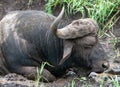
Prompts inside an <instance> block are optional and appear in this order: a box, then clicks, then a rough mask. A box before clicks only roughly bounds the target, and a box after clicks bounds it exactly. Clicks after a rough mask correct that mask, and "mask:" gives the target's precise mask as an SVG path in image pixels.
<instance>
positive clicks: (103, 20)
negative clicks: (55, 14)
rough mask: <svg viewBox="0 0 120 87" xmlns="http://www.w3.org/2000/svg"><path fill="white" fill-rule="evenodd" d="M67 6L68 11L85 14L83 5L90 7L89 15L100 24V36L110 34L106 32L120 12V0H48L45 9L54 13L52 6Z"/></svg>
mask: <svg viewBox="0 0 120 87" xmlns="http://www.w3.org/2000/svg"><path fill="white" fill-rule="evenodd" d="M62 6H64V7H65V9H66V13H68V14H75V13H77V12H80V11H81V13H82V14H84V10H83V6H86V7H87V8H88V12H89V17H90V18H92V19H94V20H96V21H97V23H98V24H99V27H100V29H99V32H98V34H99V36H100V37H102V36H103V35H108V34H106V32H107V31H108V30H109V29H110V27H112V25H113V24H114V22H115V20H116V17H117V16H116V15H118V13H120V9H119V8H120V0H89V1H88V0H48V2H47V4H46V5H45V10H46V11H47V12H48V13H50V14H52V8H57V7H61V8H62Z"/></svg>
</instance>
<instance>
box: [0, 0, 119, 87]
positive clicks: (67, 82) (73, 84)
mask: <svg viewBox="0 0 120 87" xmlns="http://www.w3.org/2000/svg"><path fill="white" fill-rule="evenodd" d="M28 1H30V0H0V20H1V19H2V18H3V17H4V15H5V14H6V13H8V12H9V11H13V10H30V9H33V10H44V9H45V6H44V5H45V3H46V1H47V0H33V2H28ZM31 1H32V0H31ZM54 13H55V15H56V14H58V11H56V12H55V11H54ZM77 18H78V16H76V17H74V18H73V17H71V19H70V21H72V20H73V19H77ZM111 33H112V34H113V37H109V38H104V39H102V40H100V42H101V44H102V46H103V48H104V50H105V52H106V53H107V54H108V56H109V58H110V60H109V61H110V62H111V68H110V69H109V70H108V71H106V72H104V73H102V74H97V73H94V72H93V73H94V74H93V75H92V76H90V75H91V74H90V72H89V71H88V70H85V69H84V68H80V69H77V70H78V72H77V73H75V74H68V73H67V74H66V75H65V76H63V77H61V78H58V79H57V80H56V81H54V82H48V83H43V82H38V81H37V79H36V80H28V79H27V78H25V77H23V76H21V75H18V74H15V73H10V74H8V75H5V76H0V87H100V85H101V84H102V83H101V78H104V82H103V84H102V86H103V87H114V85H113V82H112V79H113V78H116V75H117V78H118V82H120V76H119V75H120V57H119V56H118V55H117V52H118V51H116V49H115V47H116V48H118V49H119V50H120V42H118V43H115V44H113V43H112V41H113V40H114V38H119V37H120V17H119V19H118V20H117V22H116V23H115V25H114V26H113V27H112V29H111ZM68 72H70V73H71V72H72V71H68ZM72 73H74V72H72Z"/></svg>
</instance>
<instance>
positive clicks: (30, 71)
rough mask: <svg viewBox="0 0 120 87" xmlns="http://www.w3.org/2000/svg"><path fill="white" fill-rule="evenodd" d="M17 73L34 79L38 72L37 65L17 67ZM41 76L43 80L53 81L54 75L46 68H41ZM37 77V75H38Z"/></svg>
mask: <svg viewBox="0 0 120 87" xmlns="http://www.w3.org/2000/svg"><path fill="white" fill-rule="evenodd" d="M17 69H18V70H17V71H18V73H20V74H22V75H23V76H25V77H27V78H28V79H35V77H37V76H38V75H39V74H38V73H39V70H38V68H37V67H26V66H25V67H20V68H17ZM41 76H42V77H43V78H44V79H42V80H43V81H49V82H51V81H54V80H55V79H56V77H55V76H54V75H52V74H51V73H50V72H49V71H48V70H47V69H43V71H42V74H41ZM38 78H39V77H38Z"/></svg>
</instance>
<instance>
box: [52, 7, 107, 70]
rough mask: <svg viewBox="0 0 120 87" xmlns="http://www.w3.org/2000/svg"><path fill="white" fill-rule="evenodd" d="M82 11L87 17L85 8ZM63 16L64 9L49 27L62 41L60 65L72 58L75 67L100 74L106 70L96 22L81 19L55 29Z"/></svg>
mask: <svg viewBox="0 0 120 87" xmlns="http://www.w3.org/2000/svg"><path fill="white" fill-rule="evenodd" d="M84 9H85V14H86V15H87V14H88V12H87V9H86V8H85V7H84ZM63 14H64V8H63V9H62V11H61V13H60V14H59V16H58V17H57V18H56V20H54V22H53V23H52V25H51V30H52V31H53V32H54V34H55V35H56V36H57V37H58V38H61V39H64V52H63V58H62V59H61V61H60V64H62V63H63V62H64V61H65V60H66V59H68V58H70V57H72V59H73V61H74V62H75V63H76V64H77V65H82V64H83V65H85V66H87V67H89V68H91V69H92V71H95V72H102V71H104V70H105V69H106V68H108V67H109V63H108V61H107V56H106V54H105V52H104V51H103V49H102V47H101V45H100V44H99V40H98V37H97V32H98V28H99V27H98V24H97V23H96V21H95V20H93V19H91V18H82V19H78V20H74V21H73V22H72V23H70V24H69V25H67V26H65V27H63V28H61V29H57V26H58V24H59V22H60V20H61V19H62V16H63ZM86 15H85V16H86Z"/></svg>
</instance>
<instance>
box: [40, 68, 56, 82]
mask: <svg viewBox="0 0 120 87" xmlns="http://www.w3.org/2000/svg"><path fill="white" fill-rule="evenodd" d="M42 77H43V79H42V81H44V82H53V81H55V80H56V77H55V76H54V75H52V74H51V73H50V72H49V71H48V70H46V69H43V72H42Z"/></svg>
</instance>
